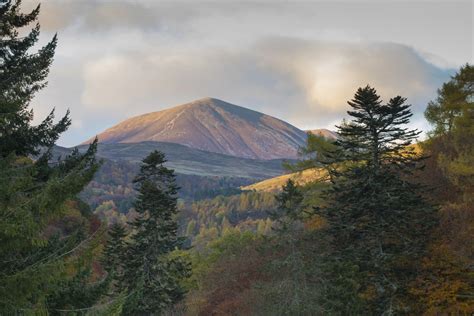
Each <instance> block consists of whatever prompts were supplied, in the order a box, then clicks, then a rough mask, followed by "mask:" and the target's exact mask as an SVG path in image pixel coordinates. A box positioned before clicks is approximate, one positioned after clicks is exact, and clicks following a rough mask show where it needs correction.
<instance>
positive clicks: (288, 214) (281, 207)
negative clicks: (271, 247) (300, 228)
mask: <svg viewBox="0 0 474 316" xmlns="http://www.w3.org/2000/svg"><path fill="white" fill-rule="evenodd" d="M282 189H283V190H282V192H281V193H279V194H277V195H276V196H275V199H276V200H277V202H278V209H277V210H276V211H271V212H269V215H270V218H271V219H272V220H273V221H275V223H276V224H277V225H276V226H275V227H274V229H275V230H276V231H278V232H279V233H280V234H284V233H287V232H288V231H291V230H292V226H293V225H295V223H296V222H298V221H301V220H302V219H303V216H304V213H303V211H302V203H303V193H302V192H301V190H300V189H299V188H298V187H297V186H296V184H295V182H294V181H293V180H291V179H289V180H288V181H287V182H286V184H285V185H284V186H283V188H282Z"/></svg>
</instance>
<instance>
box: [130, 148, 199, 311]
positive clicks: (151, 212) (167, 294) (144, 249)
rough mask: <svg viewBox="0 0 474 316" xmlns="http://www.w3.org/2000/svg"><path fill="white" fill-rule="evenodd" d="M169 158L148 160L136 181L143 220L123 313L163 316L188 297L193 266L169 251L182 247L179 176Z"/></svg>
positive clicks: (133, 246)
mask: <svg viewBox="0 0 474 316" xmlns="http://www.w3.org/2000/svg"><path fill="white" fill-rule="evenodd" d="M165 162H166V160H165V156H164V154H163V153H161V152H159V151H153V152H152V153H150V154H149V155H148V156H147V157H146V158H145V159H143V164H142V166H141V168H140V172H139V174H138V176H137V177H136V178H135V180H134V183H135V185H136V186H137V190H138V197H137V200H136V201H135V209H136V211H137V212H138V214H139V216H138V217H137V218H136V219H135V220H134V222H133V223H132V224H131V226H132V229H133V232H132V235H131V241H130V244H129V245H128V250H127V254H126V256H127V258H126V259H127V262H126V264H125V272H124V286H125V289H126V291H127V293H128V298H127V300H126V303H125V306H124V314H127V315H128V314H133V315H135V314H140V315H142V314H148V315H150V314H151V315H160V314H162V313H163V312H164V311H165V310H166V309H167V308H169V307H171V306H172V305H173V304H174V303H176V302H178V301H179V300H181V299H182V298H183V295H184V289H183V288H182V287H181V285H180V283H181V281H182V280H183V279H184V278H186V277H188V276H189V273H190V269H189V264H188V262H186V261H185V260H183V259H182V258H181V257H173V256H171V255H170V253H171V252H172V251H173V250H175V249H177V248H179V247H181V245H182V242H183V240H182V239H181V238H179V237H178V235H177V230H178V223H177V219H176V214H177V193H178V187H177V185H176V176H175V174H174V171H173V170H171V169H168V168H166V167H165V166H164V163H165Z"/></svg>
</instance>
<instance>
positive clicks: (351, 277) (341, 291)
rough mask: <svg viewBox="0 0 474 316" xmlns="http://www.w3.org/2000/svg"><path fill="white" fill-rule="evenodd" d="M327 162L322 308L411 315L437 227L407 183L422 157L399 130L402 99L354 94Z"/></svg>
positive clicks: (405, 111) (404, 117)
mask: <svg viewBox="0 0 474 316" xmlns="http://www.w3.org/2000/svg"><path fill="white" fill-rule="evenodd" d="M348 103H349V105H350V106H351V107H352V110H351V111H348V112H347V113H348V114H349V116H350V117H351V119H350V120H349V121H347V122H345V123H344V124H342V125H341V126H339V127H338V133H339V135H340V139H339V140H337V141H336V143H335V145H336V148H328V151H327V152H325V153H324V155H323V156H324V160H323V161H321V163H322V164H323V165H326V166H327V167H328V168H327V169H328V172H329V173H330V176H331V177H330V178H331V181H332V186H331V188H330V189H329V190H328V191H327V192H326V198H327V199H328V200H327V201H326V203H327V205H328V206H325V207H321V208H316V209H315V211H316V213H317V214H319V215H320V216H322V217H323V218H324V219H325V220H326V222H327V225H326V227H325V228H324V229H323V230H322V234H323V235H325V236H326V240H328V242H329V243H330V248H329V249H330V250H329V251H328V252H327V253H326V254H325V256H326V260H327V264H326V265H325V266H324V267H323V268H322V270H323V271H325V272H326V277H327V283H326V287H327V288H326V290H325V291H324V292H325V293H326V301H325V308H326V309H327V310H329V311H333V312H340V313H364V314H374V315H392V314H396V313H402V312H410V311H413V309H412V306H411V303H410V298H409V293H408V284H409V283H410V282H411V281H412V280H413V279H414V277H415V276H416V273H417V271H418V269H419V259H420V257H421V256H422V254H423V253H424V252H425V248H426V242H427V238H428V235H429V232H430V229H431V228H432V226H433V224H434V223H435V221H434V209H433V207H431V206H430V205H429V204H428V203H426V202H425V200H424V199H423V197H422V195H421V187H420V186H419V185H417V184H414V183H412V182H410V181H407V179H408V178H409V175H410V174H411V173H412V172H413V171H414V170H415V168H416V167H417V164H418V162H419V161H420V159H421V157H419V156H418V155H417V154H416V153H415V151H414V149H413V148H410V147H409V146H410V144H411V142H412V141H413V140H414V139H415V138H416V137H417V135H418V134H419V132H417V131H416V130H410V129H408V128H406V127H404V125H405V124H407V123H408V122H409V118H410V117H411V115H412V113H411V111H410V109H409V107H410V105H408V104H405V99H404V98H402V97H399V96H398V97H395V98H392V99H390V101H389V102H388V103H387V104H382V101H381V100H380V97H379V96H378V95H377V92H376V91H375V89H373V88H371V87H369V86H367V87H365V88H359V89H358V90H357V93H356V94H355V96H354V99H353V100H351V101H350V102H348Z"/></svg>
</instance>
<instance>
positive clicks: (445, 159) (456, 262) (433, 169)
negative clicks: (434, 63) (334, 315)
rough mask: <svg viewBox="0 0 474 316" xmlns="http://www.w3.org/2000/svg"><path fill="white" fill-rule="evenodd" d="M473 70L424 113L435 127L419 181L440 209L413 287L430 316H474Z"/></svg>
mask: <svg viewBox="0 0 474 316" xmlns="http://www.w3.org/2000/svg"><path fill="white" fill-rule="evenodd" d="M473 102H474V67H473V66H472V65H468V64H467V65H465V66H463V67H461V69H460V70H459V71H458V72H457V73H456V74H455V75H454V76H453V77H452V78H451V80H449V81H448V82H446V83H445V84H443V86H442V87H441V89H439V90H438V96H437V98H436V100H434V101H432V102H430V103H429V104H428V107H427V109H426V111H425V116H426V118H427V120H428V121H429V122H430V123H431V124H432V126H433V129H432V130H431V131H430V133H429V135H430V138H429V139H428V140H427V141H426V142H424V143H423V150H424V151H426V152H427V153H428V154H429V155H430V158H429V160H428V161H427V168H426V169H427V170H426V172H424V174H421V177H422V178H423V179H424V180H425V182H426V183H427V184H428V185H430V186H431V187H432V188H433V190H432V193H431V195H432V196H433V198H434V199H435V200H436V201H437V202H438V203H439V204H440V210H439V217H440V225H439V227H437V229H436V230H435V232H434V233H433V235H432V242H431V245H430V253H429V254H428V255H427V256H426V257H425V258H424V261H423V273H421V274H420V276H419V277H418V279H417V282H415V284H414V286H413V292H414V293H416V295H418V299H419V302H420V306H422V308H423V309H424V310H425V311H426V313H427V314H472V313H473V312H474V293H473V288H474V274H473V273H472V258H473V255H474V245H473V243H472V242H471V240H472V235H473V228H474V207H473V205H474V199H473V196H474V180H473V179H474V103H473Z"/></svg>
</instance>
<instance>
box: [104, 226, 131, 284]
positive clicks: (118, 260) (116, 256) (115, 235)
mask: <svg viewBox="0 0 474 316" xmlns="http://www.w3.org/2000/svg"><path fill="white" fill-rule="evenodd" d="M126 236H127V231H126V230H125V227H124V226H123V225H122V224H120V223H115V224H113V225H112V227H110V229H109V236H108V237H109V239H108V240H107V243H106V245H105V247H104V253H103V256H102V262H101V264H102V266H103V268H104V269H105V271H107V272H108V273H109V278H110V279H111V280H113V281H115V286H116V288H117V290H118V291H120V290H121V289H122V280H123V273H124V272H123V270H124V254H125V251H126V249H127V245H126V242H125V237H126Z"/></svg>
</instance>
